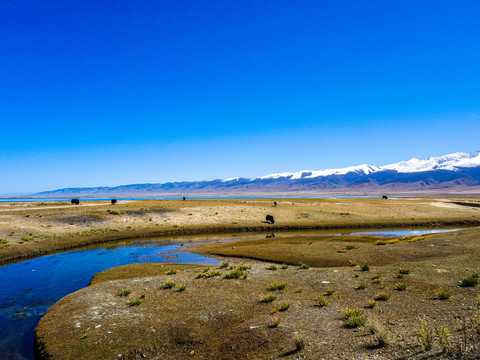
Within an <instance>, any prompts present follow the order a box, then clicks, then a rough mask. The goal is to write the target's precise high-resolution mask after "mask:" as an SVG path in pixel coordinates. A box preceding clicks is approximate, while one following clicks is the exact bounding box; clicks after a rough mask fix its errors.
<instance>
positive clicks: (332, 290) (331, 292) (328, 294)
mask: <svg viewBox="0 0 480 360" xmlns="http://www.w3.org/2000/svg"><path fill="white" fill-rule="evenodd" d="M333 294H335V290H334V289H332V288H327V289H325V296H332V295H333Z"/></svg>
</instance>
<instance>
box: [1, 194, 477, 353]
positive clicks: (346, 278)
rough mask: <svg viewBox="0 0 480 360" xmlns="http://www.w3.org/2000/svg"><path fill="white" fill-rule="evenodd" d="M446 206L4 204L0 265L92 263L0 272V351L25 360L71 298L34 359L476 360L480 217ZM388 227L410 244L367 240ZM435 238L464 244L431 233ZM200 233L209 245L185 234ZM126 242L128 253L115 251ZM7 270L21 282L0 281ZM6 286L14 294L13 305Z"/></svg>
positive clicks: (379, 202) (346, 202)
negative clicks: (0, 284)
mask: <svg viewBox="0 0 480 360" xmlns="http://www.w3.org/2000/svg"><path fill="white" fill-rule="evenodd" d="M453 200H454V201H456V202H457V203H458V202H466V199H462V198H457V199H449V198H415V199H414V198H397V199H389V200H383V199H288V200H284V201H280V204H279V206H278V207H273V206H272V204H271V203H272V201H271V200H266V199H248V200H240V199H235V200H202V201H201V200H192V201H188V200H187V201H138V202H137V201H135V202H128V203H121V204H119V205H115V206H111V205H108V204H104V203H98V204H97V203H93V204H92V203H90V204H84V205H80V206H77V207H74V206H68V205H65V204H64V203H59V204H56V205H54V207H53V208H52V206H48V209H45V208H43V206H42V205H40V206H39V205H35V204H29V205H10V204H9V205H8V206H4V205H5V204H2V205H0V206H1V208H0V209H1V210H3V211H2V212H0V217H2V224H1V230H0V231H2V232H3V233H2V235H0V238H6V239H8V244H6V245H7V246H5V247H3V248H2V249H1V250H0V252H1V255H2V259H8V258H17V259H19V257H25V256H31V255H34V254H41V253H45V252H51V251H55V250H56V251H58V250H61V249H66V248H69V247H73V246H78V245H82V244H84V245H87V246H88V248H82V249H77V250H74V251H62V252H61V253H57V254H52V255H48V256H43V257H38V258H34V259H31V260H26V261H20V262H17V263H11V264H9V265H7V266H4V267H2V268H0V270H2V271H4V274H2V278H5V279H8V281H7V283H10V285H9V286H12V288H10V289H9V288H8V286H7V287H5V285H4V287H5V288H4V289H3V291H2V298H3V299H8V301H5V304H4V305H2V314H3V315H6V314H8V316H10V319H8V320H7V319H6V317H5V321H4V324H7V326H5V327H2V329H3V330H2V331H8V327H9V326H10V324H13V323H16V324H15V326H19V328H23V330H22V331H24V332H23V334H24V335H19V334H18V333H17V334H15V333H13V334H12V333H10V335H6V334H7V333H6V332H5V333H4V334H3V335H2V343H0V346H3V347H2V351H3V354H5V353H6V352H5V351H9V350H8V349H7V350H5V349H6V347H5V344H8V342H9V341H10V346H11V344H12V343H15V344H16V346H17V350H18V349H22V348H25V347H27V348H26V349H24V350H18V351H17V350H16V351H17V352H12V353H11V354H16V355H15V356H17V357H16V358H18V359H22V358H29V356H31V355H28V354H29V353H30V354H31V351H32V350H31V349H32V348H31V346H32V344H31V343H32V340H33V328H34V327H35V325H36V323H37V321H38V319H39V318H40V316H41V315H43V313H44V312H45V311H46V310H47V308H48V307H49V306H50V305H51V304H52V303H53V302H55V301H56V300H58V299H59V298H61V297H63V296H65V295H67V294H69V293H71V292H73V291H75V292H74V293H72V294H70V295H67V296H66V297H64V298H63V299H62V300H60V301H58V302H57V303H56V304H55V305H53V306H52V307H51V308H50V310H48V312H47V313H46V315H45V316H44V317H43V319H42V320H41V321H40V324H39V325H38V327H37V330H36V351H37V355H38V356H39V357H40V358H49V359H50V358H51V359H78V358H85V359H97V358H107V359H136V358H151V359H181V358H182V359H183V358H187V357H192V358H199V359H202V358H203V359H212V358H218V359H233V358H245V357H251V358H265V359H271V358H287V359H288V358H292V359H293V358H310V359H317V358H325V359H338V358H340V359H355V358H358V359H363V358H368V357H369V356H377V358H391V359H403V358H405V359H406V358H415V359H423V358H432V357H442V356H443V357H448V356H450V355H449V354H455V355H458V354H460V353H461V356H464V357H466V356H468V355H469V354H470V355H472V357H473V356H475V354H474V351H475V349H474V348H473V347H475V346H478V345H479V344H478V335H479V333H476V332H475V331H478V330H480V327H479V326H478V324H479V322H477V323H475V319H478V318H480V312H479V309H478V291H477V288H476V287H475V283H477V282H478V281H476V279H477V275H476V274H477V273H479V272H480V269H479V267H480V262H479V260H480V242H479V241H478V240H479V239H480V229H478V228H476V227H471V228H467V227H469V226H472V225H478V224H479V221H480V209H479V208H476V207H473V206H466V205H458V204H453V203H452V201H453ZM477 201H478V200H477V199H475V198H469V199H468V202H477ZM86 205H89V206H86ZM112 212H115V213H113V214H112ZM265 214H272V215H274V216H275V220H276V221H275V225H267V224H265V223H263V222H262V221H264V218H265ZM26 215H29V216H26ZM99 218H101V220H99ZM7 219H8V220H7ZM65 219H67V220H66V221H65ZM22 221H23V222H22ZM30 221H31V222H30ZM72 222H73V224H72ZM21 224H23V227H22V225H21ZM202 224H203V225H202ZM49 225H50V226H49ZM426 226H428V228H427V227H426ZM395 227H402V228H404V230H412V229H415V228H416V229H417V231H420V234H419V233H416V234H415V235H406V234H368V233H367V232H371V231H373V230H379V228H382V229H381V230H382V231H383V230H387V229H384V228H392V229H393V228H395ZM431 227H436V228H443V229H445V228H446V227H451V228H450V230H452V229H453V228H459V227H461V228H462V230H458V231H449V232H445V233H439V234H428V232H429V231H428V230H430V228H431ZM298 228H300V229H302V228H303V230H302V231H301V232H298V231H295V232H294V231H291V230H293V229H298ZM321 228H324V229H325V230H324V231H319V230H317V229H321ZM465 228H466V229H465ZM247 230H257V231H260V232H261V234H262V235H259V233H247V234H244V233H243V231H247ZM216 231H223V232H229V233H230V234H229V235H214V233H215V232H216ZM12 232H13V234H12ZM201 232H205V233H207V235H202V236H201V235H192V236H184V235H182V234H188V233H194V234H195V233H198V234H200V233H201ZM208 233H210V235H208ZM272 233H274V234H275V237H269V238H266V237H265V234H269V235H270V234H272ZM352 233H353V234H352ZM167 234H169V236H170V237H169V238H167V237H161V238H156V239H152V238H143V239H141V238H138V237H139V236H141V237H146V236H151V235H167ZM349 234H350V235H349ZM180 235H181V236H182V237H177V236H180ZM339 235H342V236H339ZM25 237H30V238H31V239H29V240H24V239H22V238H25ZM121 238H132V239H133V240H122V241H120V242H119V243H115V242H111V241H114V239H121ZM226 240H228V241H226ZM105 241H109V242H110V243H108V244H103V242H105ZM99 243H102V244H99ZM181 245H184V246H181ZM47 259H48V260H47ZM141 262H145V263H144V264H142V263H141ZM130 263H135V264H133V265H128V264H130ZM181 263H183V264H181ZM185 263H187V265H186V264H185ZM188 263H190V265H188ZM41 264H43V265H41ZM198 264H201V266H199V265H198ZM118 265H122V266H119V267H118ZM33 267H35V269H33ZM13 269H16V270H15V271H19V273H15V272H11V273H8V271H13ZM25 269H26V270H27V271H24V270H25ZM32 270H36V271H32ZM185 270H188V271H185ZM95 273H99V274H97V275H95V276H94V274H95ZM92 276H94V277H93V280H92V281H91V285H90V286H87V285H88V284H89V282H90V280H91V279H92ZM41 281H46V282H45V285H43V283H41ZM48 282H51V283H55V285H52V284H48ZM30 284H31V285H30ZM39 284H41V285H40V286H38V285H39ZM7 285H8V284H7ZM59 285H60V286H59ZM461 285H464V286H461ZM14 286H17V287H22V286H23V287H24V288H23V290H22V291H23V293H22V291H20V290H19V289H16V288H15V289H14ZM85 286H87V287H85ZM54 287H56V289H54ZM58 288H60V289H58ZM78 289H80V290H78ZM77 290H78V291H77ZM29 293H32V294H33V295H29ZM121 295H123V296H121ZM36 297H37V298H36ZM28 298H30V300H33V299H34V298H36V299H35V300H36V303H35V304H34V305H35V306H31V305H32V304H24V303H22V301H24V300H25V299H28ZM25 301H26V300H25ZM22 308H23V310H22ZM15 312H16V314H15ZM12 314H13V315H15V316H13V318H12ZM35 317H36V319H35ZM32 319H34V320H33V321H32ZM29 322H30V323H29ZM422 322H423V325H422ZM18 324H20V325H18ZM22 324H23V325H22ZM462 324H463V325H462ZM476 324H477V325H476ZM12 326H13V325H12ZM422 326H423V328H422ZM475 326H477V327H475ZM421 334H423V335H421ZM429 334H430V335H432V334H433V335H432V336H431V339H430V338H429ZM438 334H440V335H441V336H440V335H438ZM22 339H23V341H22ZM429 339H430V340H429ZM439 339H440V340H439ZM422 341H423V342H422ZM428 341H430V342H431V344H430V345H429V343H428ZM447 342H448V344H447ZM460 345H461V346H460ZM28 346H30V349H28ZM22 351H23V352H22ZM469 351H470V353H469ZM0 353H1V352H0ZM477 354H478V353H477ZM452 356H453V355H452ZM10 358H13V359H14V358H15V357H13V356H10Z"/></svg>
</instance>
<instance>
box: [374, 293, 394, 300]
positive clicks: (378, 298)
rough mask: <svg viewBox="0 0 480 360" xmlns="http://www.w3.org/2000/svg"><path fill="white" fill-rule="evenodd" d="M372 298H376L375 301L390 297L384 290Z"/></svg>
mask: <svg viewBox="0 0 480 360" xmlns="http://www.w3.org/2000/svg"><path fill="white" fill-rule="evenodd" d="M374 299H375V300H377V301H387V300H388V299H390V294H388V293H386V292H382V293H379V294H377V295H376V296H375V297H374Z"/></svg>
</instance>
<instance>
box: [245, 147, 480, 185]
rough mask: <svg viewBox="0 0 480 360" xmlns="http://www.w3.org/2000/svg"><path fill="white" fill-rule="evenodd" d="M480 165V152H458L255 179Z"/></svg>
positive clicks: (414, 170) (296, 178)
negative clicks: (388, 162)
mask: <svg viewBox="0 0 480 360" xmlns="http://www.w3.org/2000/svg"><path fill="white" fill-rule="evenodd" d="M476 166H480V152H478V151H477V152H474V153H470V154H469V153H463V152H457V153H454V154H449V155H443V156H438V157H429V158H428V159H426V160H422V159H417V158H412V159H410V160H407V161H400V162H398V163H395V164H390V165H385V166H373V165H367V164H362V165H358V166H348V167H345V168H340V169H326V170H302V171H297V172H284V173H278V174H270V175H266V176H261V177H259V178H255V179H251V181H254V180H275V179H280V178H285V179H290V180H299V179H312V178H316V177H322V176H330V175H345V174H348V173H356V174H358V175H370V174H372V173H375V172H379V171H384V170H393V171H397V172H399V173H414V172H422V171H435V170H450V171H456V170H457V169H458V168H467V167H476Z"/></svg>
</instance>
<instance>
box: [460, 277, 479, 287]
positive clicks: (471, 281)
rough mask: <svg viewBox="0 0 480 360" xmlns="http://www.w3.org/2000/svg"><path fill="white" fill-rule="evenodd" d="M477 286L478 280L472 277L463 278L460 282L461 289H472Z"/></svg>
mask: <svg viewBox="0 0 480 360" xmlns="http://www.w3.org/2000/svg"><path fill="white" fill-rule="evenodd" d="M477 285H478V279H477V278H476V277H473V276H469V277H466V278H463V279H462V281H460V286H461V287H474V286H477Z"/></svg>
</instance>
